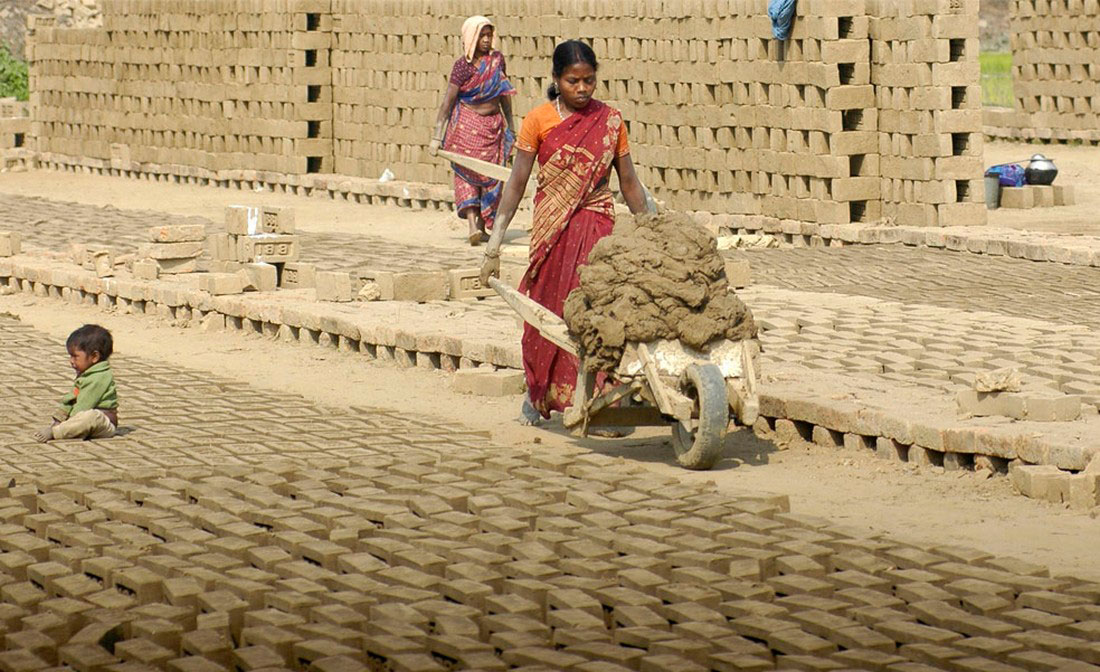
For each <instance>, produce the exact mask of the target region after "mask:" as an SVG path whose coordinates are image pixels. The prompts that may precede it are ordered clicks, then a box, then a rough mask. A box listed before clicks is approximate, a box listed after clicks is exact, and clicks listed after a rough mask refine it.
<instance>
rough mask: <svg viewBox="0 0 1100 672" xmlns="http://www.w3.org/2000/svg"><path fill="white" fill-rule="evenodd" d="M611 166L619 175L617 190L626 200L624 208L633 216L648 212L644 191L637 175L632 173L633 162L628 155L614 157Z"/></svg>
mask: <svg viewBox="0 0 1100 672" xmlns="http://www.w3.org/2000/svg"><path fill="white" fill-rule="evenodd" d="M612 165H614V166H615V172H617V173H618V174H619V189H620V190H621V191H622V192H623V199H625V200H626V206H627V207H628V208H630V212H632V213H634V214H635V215H640V214H642V213H644V212H648V211H649V207H648V206H647V205H646V200H645V189H644V188H643V187H642V183H641V181H640V180H639V179H638V173H636V172H635V171H634V162H633V161H631V160H630V155H629V154H624V155H622V156H617V157H615V160H614V161H613V162H612Z"/></svg>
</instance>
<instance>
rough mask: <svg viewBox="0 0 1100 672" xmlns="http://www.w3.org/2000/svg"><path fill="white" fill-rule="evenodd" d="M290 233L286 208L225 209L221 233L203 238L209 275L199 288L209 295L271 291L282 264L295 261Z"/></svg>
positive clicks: (296, 243) (295, 240) (291, 216)
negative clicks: (207, 258)
mask: <svg viewBox="0 0 1100 672" xmlns="http://www.w3.org/2000/svg"><path fill="white" fill-rule="evenodd" d="M294 231H295V224H294V211H293V210H290V209H289V208H276V207H270V206H267V207H257V206H253V207H249V206H242V205H231V206H228V207H227V208H226V209H225V233H214V234H211V235H209V236H207V238H206V250H207V251H208V252H209V254H210V257H211V261H210V267H209V268H210V271H211V272H210V273H209V274H207V277H204V278H202V279H201V281H200V286H202V288H203V289H206V290H207V291H209V292H210V293H212V294H236V293H239V292H242V291H245V290H249V289H252V290H258V291H271V290H274V289H275V288H276V287H277V286H278V284H279V276H280V274H281V273H282V272H283V269H284V265H285V264H287V263H288V262H294V261H297V259H298V255H299V254H300V252H301V245H300V243H299V241H298V236H296V235H294ZM295 275H296V274H295Z"/></svg>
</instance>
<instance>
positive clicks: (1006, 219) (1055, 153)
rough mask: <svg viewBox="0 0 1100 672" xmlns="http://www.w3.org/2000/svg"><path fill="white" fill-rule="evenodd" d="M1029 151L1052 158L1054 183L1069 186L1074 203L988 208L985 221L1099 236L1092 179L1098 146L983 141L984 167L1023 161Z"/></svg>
mask: <svg viewBox="0 0 1100 672" xmlns="http://www.w3.org/2000/svg"><path fill="white" fill-rule="evenodd" d="M1033 154H1042V155H1043V156H1046V157H1047V158H1048V159H1051V160H1053V161H1054V165H1056V166H1058V177H1057V178H1056V179H1055V182H1054V183H1055V184H1065V185H1072V186H1073V188H1074V192H1075V196H1076V200H1077V202H1076V204H1074V205H1069V206H1063V207H1057V208H1035V209H1032V210H1009V209H1007V208H999V209H997V210H992V211H990V213H989V224H990V225H991V226H1003V227H1005V228H1010V229H1028V230H1033V231H1050V232H1051V233H1069V234H1084V235H1092V236H1096V235H1100V215H1097V213H1098V212H1100V182H1098V181H1097V179H1096V171H1097V169H1100V147H1092V146H1089V145H1043V144H1034V145H1030V144H1026V143H1021V142H987V143H986V144H985V166H986V167H989V166H993V165H996V164H998V163H1011V162H1018V161H1026V160H1027V159H1029V158H1031V156H1032V155H1033ZM1025 167H1026V164H1025Z"/></svg>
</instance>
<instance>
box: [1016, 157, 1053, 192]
mask: <svg viewBox="0 0 1100 672" xmlns="http://www.w3.org/2000/svg"><path fill="white" fill-rule="evenodd" d="M1055 177H1058V167H1057V166H1055V165H1054V162H1053V161H1051V160H1050V159H1048V158H1047V157H1045V156H1043V155H1042V154H1036V155H1035V156H1033V157H1031V160H1030V161H1028V164H1027V168H1026V169H1024V179H1026V180H1027V183H1028V184H1039V185H1044V184H1051V183H1052V182H1054V178H1055Z"/></svg>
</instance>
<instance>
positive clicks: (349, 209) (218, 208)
mask: <svg viewBox="0 0 1100 672" xmlns="http://www.w3.org/2000/svg"><path fill="white" fill-rule="evenodd" d="M1035 153H1041V154H1045V155H1046V156H1048V157H1050V158H1052V159H1054V161H1055V163H1056V164H1057V165H1058V169H1059V171H1060V172H1059V175H1058V182H1057V183H1058V184H1071V185H1073V186H1074V188H1075V191H1076V197H1077V204H1076V205H1074V206H1067V207H1059V208H1040V209H1033V210H1007V209H999V210H994V211H992V212H990V213H989V224H990V225H991V226H1003V227H1008V228H1014V229H1029V230H1034V231H1050V232H1052V233H1069V234H1088V235H1100V215H1098V214H1097V213H1100V181H1097V180H1096V179H1095V177H1096V175H1095V173H1096V171H1097V170H1098V169H1100V147H1092V146H1073V145H1041V144H1036V145H1029V144H1027V143H1020V142H987V143H986V144H985V160H984V165H986V166H991V165H994V164H997V163H1006V162H1009V161H1022V160H1025V159H1028V158H1029V157H1031V155H1032V154H1035ZM0 192H3V193H10V194H20V195H24V196H41V197H43V198H52V199H58V200H69V201H75V202H78V203H88V204H91V205H113V206H114V207H116V208H132V209H151V210H161V211H164V212H170V213H175V214H179V215H199V216H202V217H207V218H210V219H213V220H215V221H220V220H221V219H222V217H224V209H225V206H227V205H236V204H241V203H249V204H253V203H255V204H260V205H281V206H290V207H294V208H296V209H297V212H296V215H297V223H298V226H299V227H301V228H302V229H303V230H306V231H319V232H320V231H324V232H331V233H364V234H370V235H376V236H382V237H385V238H388V239H390V240H394V241H397V242H402V243H407V244H410V245H413V244H430V245H439V246H448V245H455V246H462V245H465V244H466V235H465V231H466V224H465V223H464V222H461V221H459V220H458V218H457V217H455V215H454V213H451V212H440V211H437V210H426V211H419V212H417V211H410V210H408V209H406V208H399V207H397V206H392V207H385V206H371V207H365V206H363V205H359V204H357V203H349V202H347V201H334V200H331V199H329V198H327V197H325V198H306V197H302V196H293V195H288V194H276V193H272V192H253V193H245V192H241V191H237V190H230V189H217V188H214V187H202V186H197V185H167V184H165V183H160V182H146V181H142V180H133V179H129V178H124V177H102V176H99V175H84V174H74V173H58V172H52V171H30V172H22V173H18V172H17V173H0ZM530 219H531V215H530V211H525V210H521V211H520V212H519V213H517V215H516V219H515V222H514V224H513V225H512V230H510V231H509V240H510V241H512V240H514V241H517V242H520V241H522V236H523V235H524V233H523V232H524V230H526V229H528V228H529V226H530Z"/></svg>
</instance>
